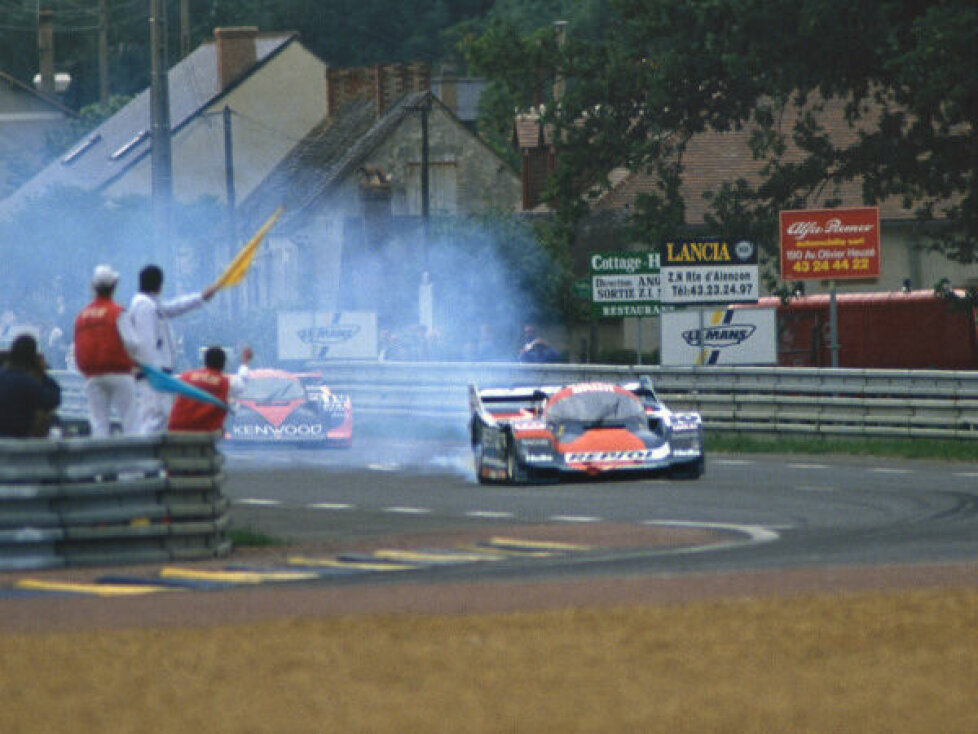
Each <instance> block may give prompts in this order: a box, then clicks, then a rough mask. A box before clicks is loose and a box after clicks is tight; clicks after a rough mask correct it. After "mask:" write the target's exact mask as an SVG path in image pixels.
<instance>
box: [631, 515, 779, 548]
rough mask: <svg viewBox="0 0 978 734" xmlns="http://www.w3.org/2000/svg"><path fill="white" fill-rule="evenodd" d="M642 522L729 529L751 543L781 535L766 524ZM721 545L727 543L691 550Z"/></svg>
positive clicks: (769, 539) (666, 525) (773, 538)
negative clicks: (741, 534) (745, 536)
mask: <svg viewBox="0 0 978 734" xmlns="http://www.w3.org/2000/svg"><path fill="white" fill-rule="evenodd" d="M642 524H643V525H661V526H665V527H676V528H703V529H704V530H731V531H733V532H736V533H744V534H745V535H747V536H748V537H749V538H750V540H751V542H753V543H770V542H772V541H775V540H777V539H778V538H780V537H781V535H780V534H779V533H777V532H775V531H774V529H773V528H771V527H770V526H766V525H737V524H733V523H725V522H694V521H689V520H645V521H644V522H643V523H642ZM723 545H728V544H726V543H720V544H717V545H711V546H702V548H701V549H693V550H702V549H708V550H712V549H714V548H716V547H717V546H723Z"/></svg>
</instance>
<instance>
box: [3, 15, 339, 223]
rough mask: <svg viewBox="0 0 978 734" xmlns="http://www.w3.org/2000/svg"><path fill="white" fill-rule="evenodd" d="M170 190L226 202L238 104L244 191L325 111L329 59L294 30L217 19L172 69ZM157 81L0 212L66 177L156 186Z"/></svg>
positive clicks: (113, 192)
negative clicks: (225, 119) (219, 23)
mask: <svg viewBox="0 0 978 734" xmlns="http://www.w3.org/2000/svg"><path fill="white" fill-rule="evenodd" d="M167 79H168V88H169V91H168V96H169V108H170V131H171V149H172V178H173V197H174V199H175V200H176V201H178V202H187V203H189V202H193V201H197V200H199V199H200V198H202V197H213V198H214V199H216V200H217V201H220V202H222V203H226V202H227V195H228V188H229V187H228V181H227V176H226V173H227V171H226V169H227V165H226V161H225V128H224V125H223V124H222V117H221V115H222V112H223V110H224V109H225V108H228V109H229V110H230V111H231V113H232V120H231V134H232V141H233V149H234V151H235V156H234V161H233V185H234V190H235V192H236V195H237V196H238V197H239V198H240V197H242V196H247V195H248V194H249V193H250V192H251V191H252V190H253V189H254V188H255V187H256V186H257V185H258V184H259V183H260V182H261V181H263V180H264V178H265V177H266V176H267V175H268V173H269V172H270V171H271V170H272V169H273V168H274V167H275V166H276V165H278V164H279V162H281V160H282V159H283V158H284V157H285V156H286V155H287V154H288V153H289V151H290V150H291V149H292V147H293V146H294V145H295V142H296V141H297V140H301V139H302V138H303V137H304V136H305V135H306V134H307V133H308V132H309V131H310V130H311V129H312V128H313V127H314V126H315V125H316V124H318V123H319V121H320V120H321V119H322V117H323V114H324V103H323V100H324V99H325V89H326V81H325V80H326V64H324V63H323V62H322V61H321V60H320V59H318V58H317V57H316V56H315V55H313V54H312V53H311V52H310V51H309V50H308V49H306V48H305V47H304V46H303V45H302V44H301V43H300V42H299V40H298V37H297V36H296V34H294V33H259V32H258V29H257V28H254V27H245V28H218V29H215V31H214V39H213V40H211V41H208V42H205V43H203V44H201V45H200V46H198V47H197V48H196V49H195V50H194V51H192V52H191V53H190V54H189V55H188V56H186V57H185V58H184V59H182V60H180V61H179V62H178V63H176V64H175V65H174V66H173V67H172V68H170V70H169V72H168V74H167ZM151 149H152V144H151V138H150V90H149V89H146V90H144V91H143V92H141V93H139V94H138V95H136V96H135V97H134V98H133V99H132V100H131V101H130V102H129V103H128V104H127V105H125V106H124V107H123V108H122V109H121V110H119V111H118V112H117V113H116V114H114V115H112V117H110V118H109V119H107V120H105V121H104V122H103V123H102V124H101V125H99V126H98V127H96V128H95V129H94V130H92V131H91V132H90V133H88V134H87V135H86V136H85V137H83V138H82V139H80V140H78V141H77V142H76V143H75V145H73V146H71V147H70V148H69V149H68V150H67V151H66V152H65V153H64V154H63V155H61V156H60V157H59V158H58V159H57V160H55V161H53V162H52V163H50V164H49V165H48V166H46V167H45V168H44V169H43V170H42V171H41V172H40V173H38V175H36V176H34V177H33V178H32V179H31V180H29V181H28V182H27V183H26V184H25V185H24V186H22V187H21V188H19V189H18V190H17V191H16V192H14V193H13V194H12V195H11V196H9V197H7V199H5V200H3V201H2V202H0V216H3V215H6V214H9V213H11V212H12V211H16V209H18V208H19V207H21V206H23V205H24V204H25V203H27V202H29V201H30V200H31V199H33V198H36V197H38V196H40V195H42V194H43V193H44V192H47V191H52V190H56V189H57V187H59V186H65V187H74V188H80V189H85V190H94V191H100V192H103V193H104V194H105V195H106V196H108V197H110V198H115V197H123V196H128V195H141V196H149V195H150V194H151V190H152V175H151V169H152V164H151V155H150V151H151Z"/></svg>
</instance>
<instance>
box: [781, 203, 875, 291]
mask: <svg viewBox="0 0 978 734" xmlns="http://www.w3.org/2000/svg"><path fill="white" fill-rule="evenodd" d="M879 275H880V212H879V209H878V208H877V207H874V206H868V207H861V208H858V209H808V210H795V211H783V212H781V279H782V280H841V279H843V278H878V277H879Z"/></svg>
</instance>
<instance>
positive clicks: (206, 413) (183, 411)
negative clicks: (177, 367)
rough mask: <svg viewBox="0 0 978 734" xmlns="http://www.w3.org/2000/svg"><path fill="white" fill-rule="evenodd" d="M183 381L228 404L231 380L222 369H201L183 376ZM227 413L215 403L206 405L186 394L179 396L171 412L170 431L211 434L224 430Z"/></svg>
mask: <svg viewBox="0 0 978 734" xmlns="http://www.w3.org/2000/svg"><path fill="white" fill-rule="evenodd" d="M180 379H181V380H183V381H184V382H187V383H190V384H191V385H193V386H194V387H199V388H200V389H201V390H206V391H207V392H209V393H210V394H211V395H213V396H214V397H216V398H218V399H220V400H221V402H223V403H225V404H227V401H228V393H229V392H230V390H231V380H230V378H229V377H228V376H227V375H225V374H224V373H223V372H221V371H219V370H214V369H209V368H207V367H199V368H198V369H195V370H188V371H187V372H184V373H183V374H182V375H180ZM225 415H227V410H225V409H224V408H221V407H219V406H217V405H212V404H211V403H204V402H202V401H200V400H194V399H192V398H188V397H186V396H184V395H177V398H176V400H174V401H173V408H172V409H171V410H170V423H169V425H168V426H167V429H168V430H170V431H199V432H205V433H209V432H212V431H219V430H221V428H222V426H223V425H224V416H225Z"/></svg>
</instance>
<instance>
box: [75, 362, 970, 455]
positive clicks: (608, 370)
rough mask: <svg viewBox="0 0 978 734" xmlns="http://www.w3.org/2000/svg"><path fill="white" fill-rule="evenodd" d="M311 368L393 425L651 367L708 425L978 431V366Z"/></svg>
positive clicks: (665, 388)
mask: <svg viewBox="0 0 978 734" xmlns="http://www.w3.org/2000/svg"><path fill="white" fill-rule="evenodd" d="M309 369H316V370H319V371H321V372H322V375H323V379H324V381H325V382H326V384H328V385H329V386H330V387H331V388H332V389H333V390H334V392H338V393H346V394H349V395H350V397H351V399H352V402H353V410H354V421H355V422H356V421H358V420H362V419H364V418H367V419H369V420H370V421H371V422H373V423H375V424H376V423H377V422H378V421H380V422H387V423H388V424H389V425H390V426H391V427H397V425H399V424H401V423H403V422H404V421H405V420H411V421H419V420H425V421H427V422H429V423H430V422H435V423H442V424H450V425H455V426H462V427H464V426H465V423H466V420H467V418H468V411H469V407H468V392H467V387H468V385H469V384H470V383H471V384H477V385H479V386H482V387H501V386H507V385H514V386H515V385H541V384H547V385H553V384H562V383H568V382H579V381H588V380H608V381H616V382H617V381H628V380H633V379H636V377H637V376H638V375H640V374H647V375H650V376H651V377H652V380H653V382H654V384H655V386H656V390H657V392H658V394H659V396H660V398H661V399H662V400H663V402H665V403H666V404H667V405H668V406H669V407H671V408H673V409H674V410H695V411H699V412H700V413H701V414H702V416H703V420H704V425H705V427H706V430H707V431H708V432H709V431H725V432H738V433H751V434H763V433H776V434H779V435H785V434H795V435H809V436H835V437H838V436H865V437H931V438H946V439H978V372H971V371H969V372H954V371H942V370H862V369H817V368H799V367H784V368H779V367H716V366H714V367H658V366H650V367H643V366H616V365H581V364H546V365H523V364H511V363H459V362H437V363H424V362H357V361H342V362H341V361H336V362H326V363H322V364H318V365H309ZM58 377H59V380H60V379H61V376H60V375H58ZM62 386H63V390H64V394H63V403H64V405H63V408H62V412H63V413H64V414H68V413H67V412H66V411H68V406H69V405H76V406H77V405H80V406H81V407H80V408H78V409H77V410H80V411H81V413H80V417H81V418H84V399H83V398H82V399H81V400H80V401H79V400H78V399H77V397H73V396H72V393H75V394H76V396H77V395H78V394H80V391H81V383H80V382H78V381H77V379H76V378H75V377H66V379H64V380H62ZM72 415H74V416H75V417H76V418H77V417H79V416H78V415H75V414H72ZM405 430H406V429H405Z"/></svg>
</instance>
